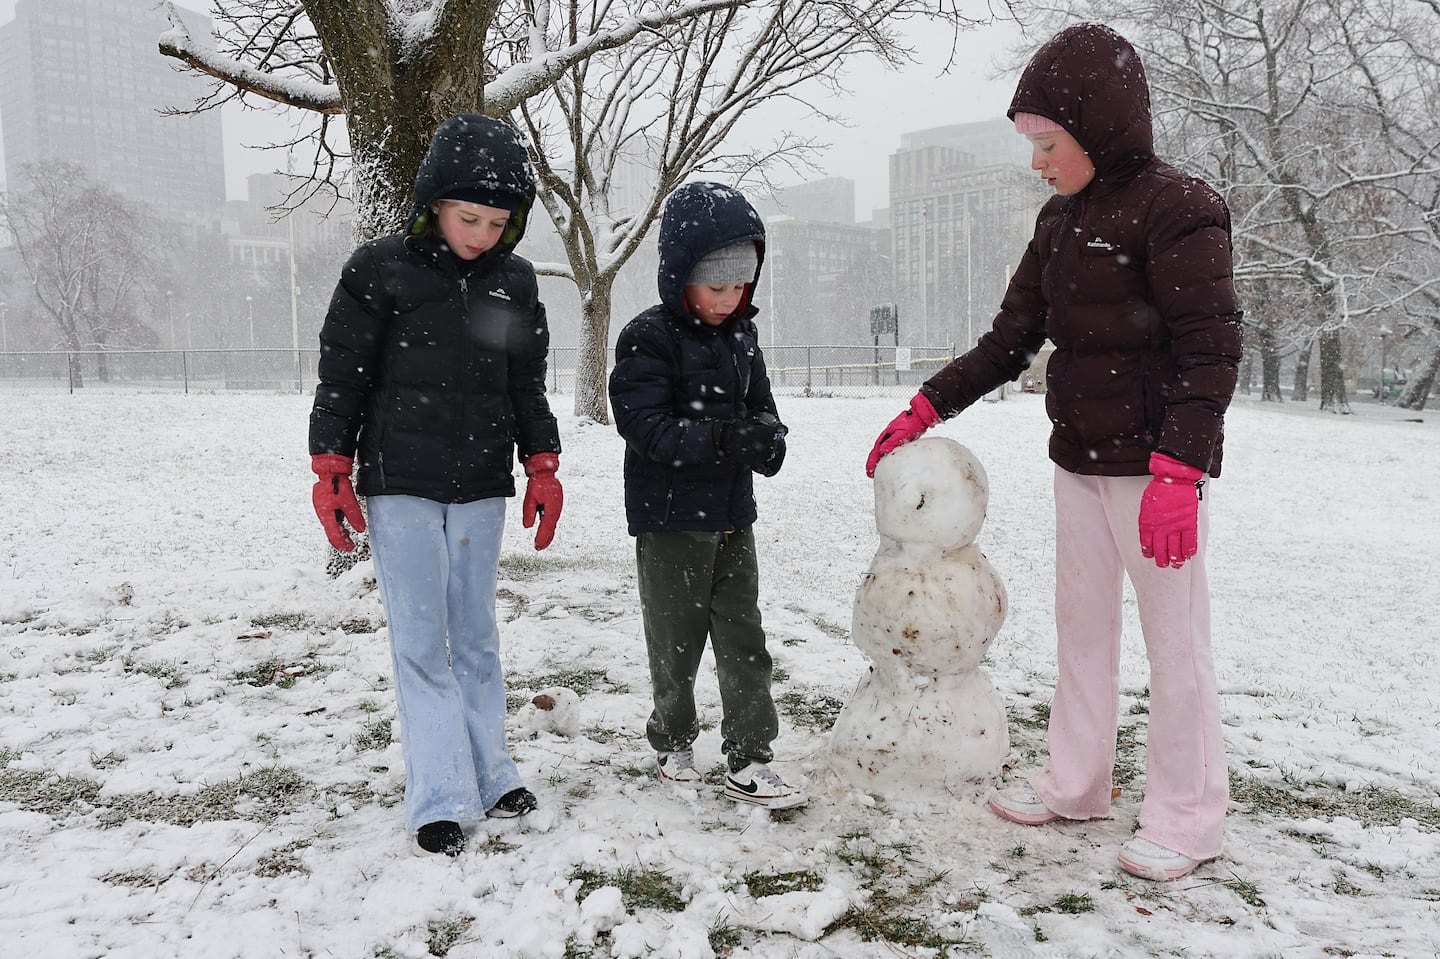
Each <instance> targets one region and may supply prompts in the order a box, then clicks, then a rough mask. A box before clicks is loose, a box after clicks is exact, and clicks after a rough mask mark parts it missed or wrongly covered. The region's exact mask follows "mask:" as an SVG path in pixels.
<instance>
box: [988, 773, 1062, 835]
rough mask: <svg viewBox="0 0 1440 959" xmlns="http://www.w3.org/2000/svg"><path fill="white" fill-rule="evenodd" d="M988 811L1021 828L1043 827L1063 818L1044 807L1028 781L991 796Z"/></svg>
mask: <svg viewBox="0 0 1440 959" xmlns="http://www.w3.org/2000/svg"><path fill="white" fill-rule="evenodd" d="M990 810H991V811H992V812H993V813H995V815H997V816H999V817H1000V818H1001V819H1008V820H1010V821H1011V822H1017V823H1019V824H1020V825H1022V826H1043V825H1045V824H1046V823H1047V822H1055V821H1056V820H1057V819H1064V818H1065V817H1064V816H1062V815H1060V814H1059V813H1058V812H1055V811H1053V810H1051V809H1050V808H1049V807H1047V806H1046V805H1045V803H1044V802H1043V801H1042V800H1041V799H1040V796H1039V794H1038V793H1036V792H1035V787H1034V786H1032V785H1030V780H1028V779H1026V780H1024V781H1023V782H1020V783H1017V784H1016V785H1014V786H1011V787H1010V788H1009V789H1006V790H1002V791H1001V792H997V793H995V794H994V795H993V796H991V797H990Z"/></svg>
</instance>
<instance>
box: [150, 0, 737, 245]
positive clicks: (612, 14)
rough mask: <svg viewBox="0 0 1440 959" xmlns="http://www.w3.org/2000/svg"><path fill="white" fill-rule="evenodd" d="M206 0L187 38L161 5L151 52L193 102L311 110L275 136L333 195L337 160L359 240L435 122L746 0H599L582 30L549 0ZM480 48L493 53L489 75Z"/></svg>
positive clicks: (387, 220) (410, 171)
mask: <svg viewBox="0 0 1440 959" xmlns="http://www.w3.org/2000/svg"><path fill="white" fill-rule="evenodd" d="M212 2H213V4H214V13H213V17H214V21H215V23H216V31H217V34H218V35H217V36H216V37H214V38H211V37H194V36H192V35H191V34H190V32H189V29H188V28H187V27H186V26H185V23H184V20H183V18H182V17H181V16H180V14H179V12H178V11H177V10H176V8H175V5H174V4H173V3H171V2H170V0H165V2H164V4H163V6H164V8H165V10H166V11H167V13H168V15H169V17H170V22H171V25H172V29H171V30H170V31H168V32H167V33H165V34H164V35H163V36H162V37H161V38H160V52H161V53H163V54H165V55H166V56H171V57H175V58H176V59H178V60H180V61H181V62H183V63H184V64H186V66H188V67H190V68H191V69H192V70H195V71H197V72H200V73H205V74H207V75H209V76H211V77H214V78H215V79H216V80H217V81H219V82H218V84H217V87H216V89H215V91H214V92H212V93H211V94H210V95H209V96H208V97H206V98H204V99H202V100H201V101H200V102H199V103H197V104H196V105H195V107H194V108H193V109H194V110H205V109H212V108H214V107H216V106H219V105H220V104H222V103H224V102H227V101H229V100H232V99H238V100H241V101H242V102H253V100H254V99H256V98H258V99H261V100H265V101H269V102H272V103H278V104H283V105H285V106H288V107H294V108H297V109H299V110H302V111H306V112H308V113H310V114H313V115H314V116H316V117H317V118H318V122H317V124H316V126H315V128H313V129H311V130H310V131H309V132H308V133H305V134H303V135H301V136H299V137H297V138H296V140H295V141H293V142H292V143H291V144H289V146H299V145H302V144H304V145H306V146H307V147H308V149H309V150H310V151H311V152H310V157H309V166H308V168H307V170H306V176H307V177H311V179H309V181H308V182H309V186H308V188H307V189H309V190H310V191H314V190H317V189H329V190H332V191H336V192H339V191H340V190H341V189H342V186H341V182H340V181H341V176H342V169H341V167H342V166H343V164H340V163H339V162H338V161H340V160H341V159H343V158H344V157H345V156H347V155H348V156H349V157H350V170H349V177H350V181H349V193H350V195H351V196H352V197H353V199H354V200H355V205H356V218H355V230H356V234H357V236H358V237H359V238H361V239H369V238H372V237H376V236H382V235H385V234H388V233H394V232H396V231H397V230H398V229H399V228H400V226H401V225H402V223H403V222H404V217H405V214H406V212H407V211H408V208H409V194H410V189H411V186H412V184H413V183H414V178H415V171H416V169H417V168H418V167H419V165H420V159H421V157H422V156H424V153H425V149H426V147H427V146H428V145H429V143H430V138H431V136H432V135H433V133H434V131H435V128H436V126H438V125H439V124H440V123H441V122H442V121H443V120H445V119H446V118H447V117H450V116H453V115H454V114H456V113H462V112H478V113H485V114H488V115H490V116H496V117H503V116H506V115H507V114H509V113H510V112H511V111H513V110H514V109H516V108H517V107H518V106H519V105H520V104H521V103H522V102H523V101H524V100H526V99H527V98H529V97H532V96H535V95H536V94H538V93H540V92H542V91H543V90H545V89H547V88H548V87H549V86H551V85H552V84H553V83H555V82H556V80H557V79H558V78H559V77H560V76H561V75H562V74H563V73H564V72H565V71H566V70H567V69H569V68H570V67H571V66H573V65H574V64H576V63H579V62H581V61H583V60H585V59H587V58H588V57H591V56H594V55H595V54H597V53H600V52H602V51H606V50H613V49H617V48H620V47H624V46H625V45H627V44H629V43H631V42H633V41H636V40H637V39H638V40H640V41H641V42H644V43H650V42H653V38H654V37H655V36H663V35H666V34H668V33H670V32H671V31H673V30H675V29H677V28H678V27H680V26H681V25H683V24H684V23H686V22H687V21H689V20H691V19H693V18H695V17H700V16H705V15H708V14H710V13H713V12H715V11H719V10H725V9H729V8H732V7H740V6H745V5H747V4H750V3H756V2H758V0H613V2H608V3H605V4H604V6H603V11H602V15H601V16H597V17H595V18H592V19H591V20H590V21H589V29H587V30H585V31H562V30H560V29H558V28H557V27H556V24H558V23H559V22H560V18H561V16H562V15H563V12H564V11H565V10H567V9H568V8H569V7H570V6H572V4H564V3H555V2H551V0H443V2H442V0H300V2H298V3H297V2H294V0H243V2H242V0H212ZM492 48H496V49H499V48H503V49H504V52H505V57H506V58H507V61H508V63H509V66H507V68H506V69H504V70H503V71H501V70H497V69H495V68H494V67H493V66H492V64H494V63H495V62H496V59H495V57H494V53H495V49H492ZM247 97H248V98H249V99H248V100H247ZM181 112H185V111H181ZM341 116H343V117H344V124H343V127H342V125H341V124H337V123H335V122H334V121H335V118H337V117H341ZM341 140H348V146H347V145H346V144H345V143H343V142H338V141H341ZM347 151H348V153H347Z"/></svg>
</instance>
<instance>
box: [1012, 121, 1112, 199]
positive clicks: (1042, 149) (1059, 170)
mask: <svg viewBox="0 0 1440 959" xmlns="http://www.w3.org/2000/svg"><path fill="white" fill-rule="evenodd" d="M1025 139H1027V140H1029V141H1030V169H1032V170H1038V171H1040V176H1041V177H1042V178H1043V179H1044V180H1045V182H1046V183H1048V184H1050V185H1051V186H1053V187H1054V188H1055V192H1056V193H1058V194H1060V195H1061V196H1074V195H1075V194H1077V193H1079V192H1080V191H1081V190H1083V189H1085V188H1086V187H1087V186H1089V185H1090V181H1091V180H1093V179H1095V164H1093V163H1091V162H1090V154H1088V153H1086V152H1085V149H1084V147H1082V146H1080V144H1079V142H1077V141H1076V139H1075V138H1074V137H1072V136H1071V135H1070V134H1069V133H1067V132H1065V131H1064V130H1054V131H1050V132H1046V133H1027V134H1025Z"/></svg>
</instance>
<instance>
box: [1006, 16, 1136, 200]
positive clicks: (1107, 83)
mask: <svg viewBox="0 0 1440 959" xmlns="http://www.w3.org/2000/svg"><path fill="white" fill-rule="evenodd" d="M1006 115H1007V116H1008V117H1010V119H1012V120H1016V121H1017V128H1018V125H1019V124H1028V125H1030V126H1031V127H1035V126H1036V125H1037V124H1038V123H1039V121H1040V120H1045V121H1049V122H1050V123H1053V124H1058V125H1059V126H1060V127H1061V128H1062V129H1064V130H1065V132H1067V133H1069V134H1070V135H1071V136H1072V137H1074V138H1075V140H1076V141H1077V142H1078V143H1079V144H1080V145H1081V146H1082V147H1084V148H1085V152H1086V153H1088V154H1089V155H1090V161H1091V162H1092V163H1093V164H1094V165H1095V178H1096V180H1097V181H1099V182H1102V183H1123V182H1125V181H1126V180H1129V179H1130V178H1131V177H1133V176H1135V175H1136V174H1137V173H1139V172H1140V170H1141V169H1142V168H1144V166H1145V165H1146V164H1147V163H1149V162H1150V161H1151V160H1152V159H1153V158H1154V156H1155V138H1154V134H1153V132H1152V129H1151V121H1150V85H1149V83H1147V82H1146V79H1145V68H1144V67H1143V66H1142V65H1141V63H1140V55H1139V54H1137V53H1136V52H1135V48H1134V47H1132V46H1131V45H1130V42H1129V41H1128V40H1126V39H1125V38H1124V37H1122V36H1120V34H1118V33H1116V32H1115V31H1114V30H1111V29H1110V28H1109V27H1107V26H1104V25H1102V24H1098V23H1081V24H1077V25H1075V26H1073V27H1066V28H1065V29H1064V30H1061V31H1060V32H1059V33H1057V34H1056V35H1055V36H1054V37H1052V38H1051V39H1050V40H1049V41H1048V42H1046V43H1045V45H1044V46H1042V47H1041V48H1040V49H1039V50H1037V51H1036V52H1035V55H1034V56H1033V57H1031V58H1030V63H1029V64H1028V65H1027V66H1026V67H1025V72H1024V73H1022V74H1021V75H1020V82H1019V83H1018V84H1017V85H1016V87H1015V97H1014V99H1012V100H1011V101H1010V109H1009V111H1008V112H1007V113H1006ZM1037 118H1038V119H1037ZM1021 132H1022V133H1023V132H1027V131H1025V130H1022V131H1021ZM1034 132H1039V130H1035V131H1034Z"/></svg>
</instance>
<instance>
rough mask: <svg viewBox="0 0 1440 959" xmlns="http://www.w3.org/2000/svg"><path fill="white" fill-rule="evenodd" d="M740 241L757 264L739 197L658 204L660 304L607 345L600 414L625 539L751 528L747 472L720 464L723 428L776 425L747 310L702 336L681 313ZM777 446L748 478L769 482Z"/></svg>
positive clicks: (755, 229)
mask: <svg viewBox="0 0 1440 959" xmlns="http://www.w3.org/2000/svg"><path fill="white" fill-rule="evenodd" d="M744 240H751V241H753V242H754V243H755V246H756V249H757V251H758V253H759V263H758V264H757V265H756V268H755V279H756V280H757V281H758V280H759V278H760V264H763V263H764V260H765V225H764V223H763V222H761V220H760V217H759V215H758V214H756V212H755V210H754V209H753V208H752V207H751V206H750V204H749V203H748V202H746V200H745V197H744V196H743V195H741V194H740V193H739V192H738V191H736V190H734V189H731V188H730V187H727V186H722V185H720V184H717V183H690V184H686V185H685V186H683V187H681V188H680V189H678V190H676V191H675V193H674V194H672V195H671V197H670V199H669V200H668V201H667V202H666V205H665V213H664V216H663V217H662V219H661V222H660V270H659V287H660V300H661V302H660V303H659V304H658V305H656V306H653V307H651V308H650V309H648V310H646V311H645V312H643V313H641V314H640V315H639V316H637V317H636V318H635V319H634V320H632V321H630V323H628V324H627V325H626V326H625V329H624V330H622V331H621V333H620V337H619V339H618V340H617V341H616V344H615V368H614V370H612V371H611V374H610V403H611V408H612V409H613V410H614V413H615V427H616V429H618V430H619V431H620V435H621V436H623V437H624V438H625V516H626V519H627V520H628V523H629V528H630V533H631V535H638V534H640V533H645V532H655V531H659V530H708V531H724V530H731V529H742V528H744V527H746V526H749V525H751V524H753V523H754V522H755V517H756V510H755V492H754V485H753V478H752V473H751V468H750V467H749V466H746V465H745V464H744V463H741V462H739V461H738V460H736V459H733V458H731V457H729V456H727V455H726V452H725V450H724V447H723V444H722V441H721V438H722V435H723V431H724V428H725V425H726V424H727V423H730V422H733V421H734V420H739V419H744V418H745V417H746V416H748V415H750V414H752V413H755V412H758V411H763V412H768V413H770V414H772V415H777V414H776V409H775V398H774V397H773V396H772V395H771V392H770V377H769V376H768V375H767V374H766V372H765V357H764V355H763V354H762V353H761V351H760V343H759V335H758V332H757V330H756V328H755V322H754V317H755V316H756V315H757V314H758V312H759V311H758V310H757V309H755V307H754V306H753V305H751V303H750V297H751V294H752V293H753V291H754V286H755V284H754V283H753V282H752V283H751V284H750V285H749V286H748V287H747V288H746V291H745V296H744V298H743V300H742V301H741V305H740V307H739V308H738V309H737V310H736V315H735V316H733V317H732V318H731V319H729V320H727V321H726V322H725V323H723V324H722V325H720V326H714V327H712V326H707V325H705V324H704V323H703V322H701V320H700V318H699V317H697V316H695V315H694V313H692V312H691V311H690V310H689V309H688V308H687V307H686V305H685V290H684V287H685V280H686V279H687V278H688V277H689V276H690V271H691V270H692V269H693V268H694V266H695V264H696V263H697V262H698V261H699V260H700V259H702V258H703V257H704V256H706V255H707V254H709V253H712V252H714V251H715V250H718V249H720V248H721V247H726V246H730V245H731V244H734V243H739V242H741V241H744ZM784 457H785V451H784V441H783V439H782V440H781V445H780V447H779V450H778V451H777V453H776V455H775V457H774V458H772V459H771V460H770V461H769V462H768V463H766V464H765V465H764V466H763V467H758V468H757V470H758V471H760V472H762V473H763V474H764V475H767V476H773V475H774V474H775V473H776V472H778V471H779V469H780V466H781V463H782V462H783V460H784Z"/></svg>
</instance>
